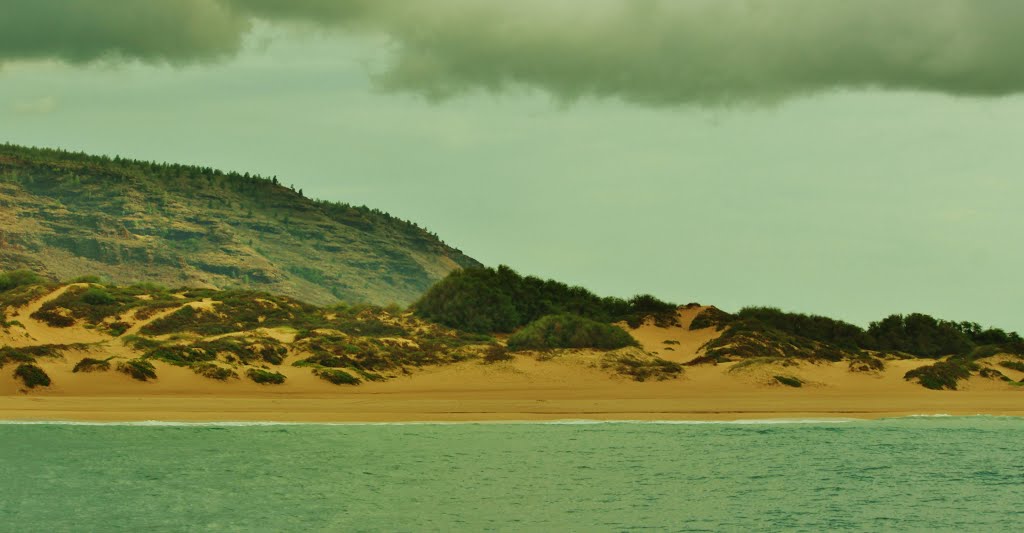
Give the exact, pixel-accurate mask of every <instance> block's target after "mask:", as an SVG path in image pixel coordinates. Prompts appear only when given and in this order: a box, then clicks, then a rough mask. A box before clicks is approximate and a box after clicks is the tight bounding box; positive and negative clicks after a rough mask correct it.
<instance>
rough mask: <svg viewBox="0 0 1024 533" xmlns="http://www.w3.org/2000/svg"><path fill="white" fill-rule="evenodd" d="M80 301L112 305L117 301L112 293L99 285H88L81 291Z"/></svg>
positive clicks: (90, 303)
mask: <svg viewBox="0 0 1024 533" xmlns="http://www.w3.org/2000/svg"><path fill="white" fill-rule="evenodd" d="M82 301H83V302H85V303H87V304H89V305H112V304H115V303H117V299H116V298H114V296H113V295H112V294H110V293H109V292H107V291H106V290H105V289H101V288H99V287H89V288H88V289H87V290H86V291H85V292H84V293H82Z"/></svg>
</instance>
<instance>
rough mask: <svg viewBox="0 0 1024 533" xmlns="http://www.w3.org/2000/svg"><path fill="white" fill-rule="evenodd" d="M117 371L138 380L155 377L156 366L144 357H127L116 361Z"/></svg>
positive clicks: (147, 379)
mask: <svg viewBox="0 0 1024 533" xmlns="http://www.w3.org/2000/svg"><path fill="white" fill-rule="evenodd" d="M117 371H118V372H121V373H122V374H127V375H129V376H131V378H132V379H136V380H138V381H149V380H151V379H156V367H154V366H153V363H150V362H149V361H146V360H145V359H129V360H127V361H121V362H119V363H117Z"/></svg>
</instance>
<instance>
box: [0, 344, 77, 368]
mask: <svg viewBox="0 0 1024 533" xmlns="http://www.w3.org/2000/svg"><path fill="white" fill-rule="evenodd" d="M85 347H86V345H84V344H40V345H36V346H22V347H18V348H15V347H13V346H4V347H0V368H3V366H4V365H5V364H7V363H32V362H35V361H36V360H37V359H38V358H40V357H50V358H60V357H63V353H64V352H66V351H69V350H81V349H84V348H85Z"/></svg>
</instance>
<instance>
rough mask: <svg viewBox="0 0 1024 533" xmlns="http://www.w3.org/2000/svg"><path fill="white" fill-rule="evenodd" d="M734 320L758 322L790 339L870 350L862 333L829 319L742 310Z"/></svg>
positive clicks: (765, 309)
mask: <svg viewBox="0 0 1024 533" xmlns="http://www.w3.org/2000/svg"><path fill="white" fill-rule="evenodd" d="M734 319H735V320H738V321H748V322H751V321H752V322H757V323H760V324H763V325H765V326H767V327H768V328H772V329H775V330H778V331H781V332H784V333H788V334H789V335H794V336H798V337H803V338H805V339H810V340H812V341H817V342H821V343H825V344H830V345H833V346H838V347H840V348H846V349H857V348H866V347H869V346H870V344H871V342H870V339H869V338H868V336H867V334H866V333H865V332H864V330H863V329H861V328H859V327H857V326H855V325H853V324H849V323H847V322H843V321H841V320H835V319H832V318H828V317H823V316H818V315H805V314H802V313H785V312H783V311H782V310H780V309H777V308H774V307H745V308H743V309H741V310H740V311H739V312H738V313H736V315H734Z"/></svg>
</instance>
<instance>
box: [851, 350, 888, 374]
mask: <svg viewBox="0 0 1024 533" xmlns="http://www.w3.org/2000/svg"><path fill="white" fill-rule="evenodd" d="M883 370H885V361H883V360H882V359H879V358H878V357H875V356H873V355H870V354H867V353H862V354H860V355H858V356H857V357H855V358H853V359H850V372H881V371H883Z"/></svg>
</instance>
